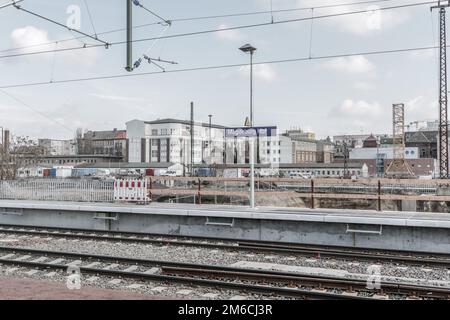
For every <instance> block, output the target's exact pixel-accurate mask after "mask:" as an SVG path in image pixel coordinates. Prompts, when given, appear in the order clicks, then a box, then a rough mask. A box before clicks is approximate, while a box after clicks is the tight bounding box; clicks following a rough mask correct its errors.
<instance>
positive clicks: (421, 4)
mask: <svg viewBox="0 0 450 320" xmlns="http://www.w3.org/2000/svg"><path fill="white" fill-rule="evenodd" d="M435 3H436V1H426V2H418V3H412V4H403V5H397V6H391V7H382V8H379V9H377V10H378V11H386V10H394V9H402V8H410V7H417V6H423V5H430V4H435ZM373 11H374V10H373V9H365V10H358V11H349V12H342V13H333V14H325V15H320V16H319V15H318V16H314V17H304V18H296V19H288V20H280V21H275V22H273V23H272V22H267V23H257V24H248V25H241V26H234V27H227V28H218V29H209V30H202V31H194V32H187V33H178V34H172V35H164V36H160V37H150V38H143V39H135V40H133V41H132V42H133V43H137V42H147V41H153V40H158V39H173V38H180V37H189V36H195V35H204V34H210V33H216V32H224V31H233V30H239V29H249V28H258V27H264V26H271V25H278V24H287V23H293V22H301V21H309V20H312V19H315V20H317V19H326V18H332V17H342V16H348V15H356V14H363V13H368V12H373ZM126 43H127V41H117V42H111V43H109V45H110V46H112V45H124V44H126ZM101 46H103V45H98V44H97V45H95V44H94V45H85V46H82V47H69V48H61V49H58V50H57V52H63V51H71V50H80V49H91V48H98V47H101ZM53 52H55V50H42V51H35V52H24V53H13V54H8V55H0V59H3V58H14V57H21V56H29V55H39V54H46V53H53Z"/></svg>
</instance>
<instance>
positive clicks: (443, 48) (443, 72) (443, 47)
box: [439, 7, 449, 179]
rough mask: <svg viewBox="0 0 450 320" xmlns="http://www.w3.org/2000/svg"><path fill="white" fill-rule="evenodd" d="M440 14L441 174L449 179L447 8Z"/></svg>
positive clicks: (442, 177)
mask: <svg viewBox="0 0 450 320" xmlns="http://www.w3.org/2000/svg"><path fill="white" fill-rule="evenodd" d="M439 16H440V92H439V105H440V112H439V142H440V176H441V179H448V163H449V159H448V157H449V152H448V115H447V40H446V30H445V29H446V28H445V8H444V7H442V8H441V9H440V12H439Z"/></svg>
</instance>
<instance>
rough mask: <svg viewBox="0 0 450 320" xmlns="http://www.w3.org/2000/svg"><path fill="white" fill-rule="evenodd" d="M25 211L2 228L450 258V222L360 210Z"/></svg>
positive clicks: (11, 210) (1, 207)
mask: <svg viewBox="0 0 450 320" xmlns="http://www.w3.org/2000/svg"><path fill="white" fill-rule="evenodd" d="M22 207H24V209H22V208H21V207H20V206H18V205H8V204H2V203H0V224H14V225H24V226H46V227H64V228H77V229H78V228H79V229H93V230H116V231H129V232H143V233H158V234H168V235H170V234H173V235H184V236H202V237H213V238H214V237H216V238H229V239H239V240H265V241H279V242H289V243H305V244H321V245H337V246H352V247H358V248H376V249H394V250H408V251H421V252H436V253H450V245H449V244H450V243H449V242H450V240H449V239H450V220H446V221H439V220H433V219H434V218H433V219H431V218H430V219H429V218H428V216H425V217H427V218H426V219H424V218H420V219H419V218H418V217H412V218H409V219H406V220H405V219H400V218H398V219H397V218H395V219H394V218H389V216H388V217H387V218H380V217H378V218H376V217H371V216H370V215H367V214H361V213H359V212H360V211H355V215H354V216H353V215H348V214H347V215H344V214H343V215H341V216H339V215H334V214H330V213H329V212H333V211H331V210H323V211H322V210H321V211H317V214H310V213H308V214H304V213H302V214H295V212H291V213H288V211H283V212H284V213H274V211H265V212H257V213H255V212H252V211H248V210H246V209H242V210H241V211H238V210H236V209H234V211H226V210H225V209H223V208H222V209H216V210H209V209H195V210H194V209H192V208H195V207H191V206H184V208H183V207H181V206H179V207H174V206H172V207H155V208H152V207H151V206H150V207H142V208H139V207H136V206H134V207H121V206H116V207H108V208H105V209H102V207H101V206H94V205H92V206H89V205H86V206H83V207H80V206H79V205H73V206H67V205H53V206H52V208H51V209H43V208H42V206H41V207H40V208H39V207H38V206H35V208H33V207H32V206H30V205H24V206H22ZM130 208H131V209H130ZM186 208H187V209H186ZM302 212H313V211H308V210H306V209H305V210H303V211H302ZM343 212H344V211H343ZM361 212H362V211H361ZM384 216H386V214H384ZM430 216H431V215H430ZM382 219H385V220H382ZM383 221H384V223H381V222H383ZM408 224H409V225H408Z"/></svg>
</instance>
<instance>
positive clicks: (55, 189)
mask: <svg viewBox="0 0 450 320" xmlns="http://www.w3.org/2000/svg"><path fill="white" fill-rule="evenodd" d="M0 199H2V200H43V201H74V202H114V181H113V180H87V179H80V180H73V179H50V178H49V179H36V180H32V179H27V180H11V181H9V180H3V181H0Z"/></svg>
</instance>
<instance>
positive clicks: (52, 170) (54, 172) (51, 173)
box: [50, 169, 56, 178]
mask: <svg viewBox="0 0 450 320" xmlns="http://www.w3.org/2000/svg"><path fill="white" fill-rule="evenodd" d="M50 177H52V178H55V177H56V169H50Z"/></svg>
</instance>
